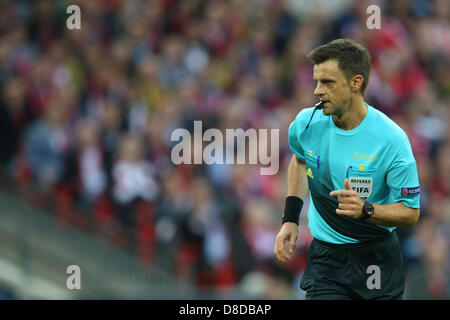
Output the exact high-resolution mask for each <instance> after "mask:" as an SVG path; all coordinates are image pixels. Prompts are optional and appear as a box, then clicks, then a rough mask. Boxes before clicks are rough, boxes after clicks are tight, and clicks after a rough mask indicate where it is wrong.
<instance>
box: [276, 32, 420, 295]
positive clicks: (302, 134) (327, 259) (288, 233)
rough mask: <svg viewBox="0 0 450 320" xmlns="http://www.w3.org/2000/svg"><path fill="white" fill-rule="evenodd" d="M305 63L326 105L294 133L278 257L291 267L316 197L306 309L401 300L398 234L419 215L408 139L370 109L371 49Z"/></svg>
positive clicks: (308, 112) (344, 49) (327, 51)
mask: <svg viewBox="0 0 450 320" xmlns="http://www.w3.org/2000/svg"><path fill="white" fill-rule="evenodd" d="M308 59H309V60H310V61H311V62H312V63H313V65H314V72H313V77H314V81H315V82H316V83H317V85H316V88H315V90H314V95H316V96H317V97H318V98H319V99H320V101H321V102H320V103H318V104H317V105H316V106H315V107H314V108H306V109H303V110H302V111H301V112H300V113H299V114H298V115H297V117H296V118H295V120H294V121H293V122H292V123H291V125H290V127H289V145H290V148H291V150H292V152H293V153H294V155H293V156H292V159H291V161H290V164H289V167H288V177H287V183H288V187H287V197H286V206H285V211H284V214H283V221H282V222H283V223H282V226H281V230H280V232H279V233H278V235H277V238H276V244H275V248H274V252H275V255H276V257H277V259H278V260H279V261H281V262H287V261H289V260H290V258H291V254H292V252H293V251H294V248H295V242H296V240H297V235H298V222H299V214H300V211H301V208H302V205H303V199H304V197H305V195H306V194H307V191H308V189H309V193H310V207H309V211H308V222H309V223H308V227H309V229H310V231H311V234H312V236H313V237H314V239H313V241H312V242H311V246H310V248H309V250H308V262H307V266H306V269H305V272H304V274H303V277H302V281H301V283H300V287H301V288H302V289H303V290H305V291H306V299H401V298H402V295H403V291H404V270H403V262H402V257H401V251H400V246H399V241H398V238H397V236H396V234H395V233H394V232H393V230H394V229H395V227H397V226H413V225H414V224H416V222H417V221H418V219H419V212H420V209H419V208H420V206H419V198H420V185H419V179H418V175H417V167H416V161H415V159H414V156H413V153H412V150H411V145H410V143H409V140H408V137H407V136H406V134H405V132H404V131H403V130H402V129H401V128H400V127H399V126H398V125H397V124H396V123H394V122H393V121H392V120H391V119H389V118H388V117H387V116H386V115H385V114H383V113H382V112H380V111H378V110H377V109H375V108H373V107H372V106H370V105H368V104H367V103H366V102H365V101H364V98H363V95H364V91H365V89H366V87H367V83H368V80H369V75H370V55H369V52H368V51H367V49H366V48H364V47H363V46H361V45H360V44H357V43H355V42H354V41H352V40H349V39H338V40H334V41H332V42H330V43H328V44H325V45H322V46H320V47H317V48H316V49H314V50H313V51H311V52H310V53H309V54H308ZM319 109H322V111H319V112H316V111H317V110H319ZM286 242H288V250H286V248H285V244H286Z"/></svg>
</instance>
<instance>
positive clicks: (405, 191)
mask: <svg viewBox="0 0 450 320" xmlns="http://www.w3.org/2000/svg"><path fill="white" fill-rule="evenodd" d="M418 194H420V186H418V187H414V188H402V196H416V195H418Z"/></svg>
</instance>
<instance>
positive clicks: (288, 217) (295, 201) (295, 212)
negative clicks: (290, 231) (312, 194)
mask: <svg viewBox="0 0 450 320" xmlns="http://www.w3.org/2000/svg"><path fill="white" fill-rule="evenodd" d="M302 207H303V200H302V199H300V198H299V197H296V196H287V197H286V201H285V205H284V214H283V220H282V223H281V224H283V223H285V222H294V223H296V224H297V225H298V220H299V218H300V212H301V211H302Z"/></svg>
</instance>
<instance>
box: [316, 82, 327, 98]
mask: <svg viewBox="0 0 450 320" xmlns="http://www.w3.org/2000/svg"><path fill="white" fill-rule="evenodd" d="M324 94H325V92H324V90H323V86H322V85H321V84H320V82H319V83H318V84H317V85H316V88H315V89H314V95H315V96H322V95H324Z"/></svg>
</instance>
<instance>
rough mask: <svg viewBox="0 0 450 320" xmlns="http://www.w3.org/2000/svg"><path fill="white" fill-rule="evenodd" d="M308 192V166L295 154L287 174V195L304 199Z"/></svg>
mask: <svg viewBox="0 0 450 320" xmlns="http://www.w3.org/2000/svg"><path fill="white" fill-rule="evenodd" d="M307 192H308V177H307V176H306V165H305V162H302V160H300V159H299V158H298V157H297V156H296V155H295V154H294V155H293V156H292V158H291V162H290V163H289V166H288V173H287V195H288V196H296V197H299V198H300V199H304V198H305V196H306V193H307Z"/></svg>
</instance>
